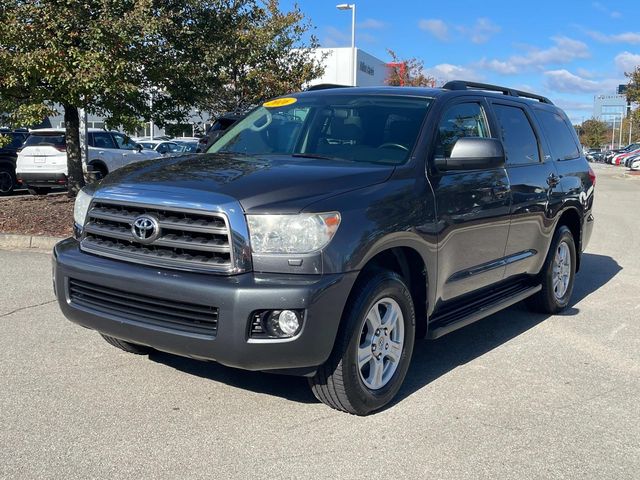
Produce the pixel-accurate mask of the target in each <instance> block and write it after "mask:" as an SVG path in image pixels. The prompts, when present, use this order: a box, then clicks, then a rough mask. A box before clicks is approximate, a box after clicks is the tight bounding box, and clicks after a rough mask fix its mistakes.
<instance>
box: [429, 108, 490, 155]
mask: <svg viewBox="0 0 640 480" xmlns="http://www.w3.org/2000/svg"><path fill="white" fill-rule="evenodd" d="M488 136H489V128H487V120H486V117H485V114H484V110H483V109H482V107H481V106H480V104H479V103H460V104H458V105H454V106H452V107H450V108H449V109H448V110H446V111H445V112H444V114H443V115H442V118H441V119H440V123H439V124H438V138H437V140H436V153H435V156H436V157H444V158H448V157H450V156H451V150H453V146H454V145H455V143H456V142H457V141H458V139H459V138H462V137H480V138H487V137H488Z"/></svg>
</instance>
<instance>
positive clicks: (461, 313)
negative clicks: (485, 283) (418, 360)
mask: <svg viewBox="0 0 640 480" xmlns="http://www.w3.org/2000/svg"><path fill="white" fill-rule="evenodd" d="M540 290H542V285H535V286H533V287H523V288H519V289H517V290H516V291H515V292H511V293H510V294H509V295H508V296H507V297H504V296H501V297H498V298H497V299H495V298H494V299H491V300H490V301H488V302H487V301H486V300H485V301H482V300H480V301H477V302H474V303H472V304H469V305H467V306H465V307H462V308H458V309H456V310H453V311H451V312H447V313H445V314H444V315H442V316H437V317H435V318H434V319H433V320H432V323H433V324H434V326H435V328H433V329H429V333H428V334H427V338H429V339H431V340H435V339H436V338H440V337H442V336H443V335H446V334H447V333H451V332H453V331H454V330H458V329H459V328H462V327H466V326H467V325H469V324H471V323H474V322H477V321H478V320H482V319H483V318H485V317H488V316H489V315H493V314H494V313H496V312H499V311H500V310H503V309H505V308H507V307H510V306H511V305H513V304H515V303H518V302H520V301H522V300H524V299H525V298H527V297H530V296H531V295H534V294H536V293H538V292H539V291H540ZM489 298H491V296H489ZM469 310H473V311H472V312H470V313H466V312H469Z"/></svg>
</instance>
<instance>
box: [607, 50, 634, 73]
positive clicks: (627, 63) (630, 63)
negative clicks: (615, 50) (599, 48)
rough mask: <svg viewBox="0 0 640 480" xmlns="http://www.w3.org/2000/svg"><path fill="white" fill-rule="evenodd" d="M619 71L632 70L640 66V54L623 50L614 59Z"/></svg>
mask: <svg viewBox="0 0 640 480" xmlns="http://www.w3.org/2000/svg"><path fill="white" fill-rule="evenodd" d="M613 61H614V63H615V64H616V68H617V69H618V71H619V72H631V71H633V70H635V69H636V68H637V67H640V55H637V54H635V53H631V52H622V53H619V54H618V55H616V57H615V58H614V59H613Z"/></svg>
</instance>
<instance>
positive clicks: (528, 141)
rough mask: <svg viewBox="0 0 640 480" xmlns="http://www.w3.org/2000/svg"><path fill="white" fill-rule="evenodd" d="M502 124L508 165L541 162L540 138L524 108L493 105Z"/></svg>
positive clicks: (499, 122) (501, 131)
mask: <svg viewBox="0 0 640 480" xmlns="http://www.w3.org/2000/svg"><path fill="white" fill-rule="evenodd" d="M493 109H494V111H495V112H496V117H497V119H498V125H499V126H500V133H501V136H502V142H503V143H504V149H505V153H506V155H507V164H508V165H525V164H529V163H537V162H540V152H539V150H538V140H537V138H536V135H535V133H534V132H533V128H532V127H531V123H529V119H528V118H527V115H526V114H525V113H524V110H522V109H521V108H518V107H511V106H508V105H496V104H494V105H493Z"/></svg>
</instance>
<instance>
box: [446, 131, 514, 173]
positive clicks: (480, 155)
mask: <svg viewBox="0 0 640 480" xmlns="http://www.w3.org/2000/svg"><path fill="white" fill-rule="evenodd" d="M504 162H505V156H504V148H503V147H502V142H501V141H500V140H498V139H496V138H478V137H462V138H459V139H458V140H457V141H456V143H455V144H454V145H453V149H452V150H451V156H450V157H449V158H444V157H436V158H435V165H436V167H438V169H439V170H443V171H447V170H481V169H491V168H499V167H504Z"/></svg>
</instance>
